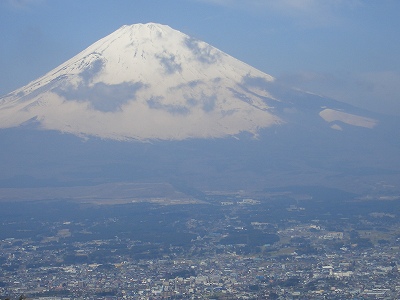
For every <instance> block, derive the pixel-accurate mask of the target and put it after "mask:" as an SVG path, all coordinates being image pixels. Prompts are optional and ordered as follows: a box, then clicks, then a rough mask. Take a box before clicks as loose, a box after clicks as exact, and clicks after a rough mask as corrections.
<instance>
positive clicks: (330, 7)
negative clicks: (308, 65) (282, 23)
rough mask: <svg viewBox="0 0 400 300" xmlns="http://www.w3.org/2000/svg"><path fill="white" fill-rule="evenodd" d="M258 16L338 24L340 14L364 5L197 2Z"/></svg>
mask: <svg viewBox="0 0 400 300" xmlns="http://www.w3.org/2000/svg"><path fill="white" fill-rule="evenodd" d="M196 1H198V2H205V3H209V4H213V5H219V6H225V7H229V8H233V9H245V10H247V11H252V12H254V13H258V14H260V13H261V14H264V13H273V14H275V15H276V14H278V15H279V16H281V17H287V18H290V19H293V20H294V21H296V22H298V23H301V24H305V25H324V24H328V23H329V24H331V23H336V22H338V19H340V17H339V15H340V12H341V11H343V10H351V9H355V8H357V7H360V6H361V5H362V2H361V1H360V0H323V1H322V0H279V1H277V0H247V1H242V0H196Z"/></svg>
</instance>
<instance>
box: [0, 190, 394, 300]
mask: <svg viewBox="0 0 400 300" xmlns="http://www.w3.org/2000/svg"><path fill="white" fill-rule="evenodd" d="M2 207H4V208H3V211H2V220H1V223H0V226H1V231H0V234H1V236H0V239H1V240H0V253H1V257H0V263H1V273H0V297H1V299H43V300H55V299H57V300H58V299H60V300H61V299H64V300H65V299H96V300H97V299H98V300H100V299H101V300H106V299H396V298H398V297H400V285H399V282H400V281H399V279H400V255H399V253H400V252H399V250H400V227H399V218H398V214H397V212H398V211H400V209H399V208H400V202H399V199H398V198H396V197H388V196H382V197H373V198H372V197H355V196H354V195H352V194H350V193H345V192H342V191H338V190H334V189H323V188H322V189H321V188H316V187H310V188H309V189H308V190H307V189H292V190H290V189H288V190H285V189H280V190H279V189H275V190H269V191H265V192H262V193H256V194H254V193H253V194H246V193H245V192H243V191H239V192H236V193H224V192H213V193H211V192H210V193H208V194H206V195H204V198H203V199H202V200H199V201H198V202H196V203H181V202H180V201H177V202H173V201H165V202H162V201H161V200H158V201H157V203H155V202H151V201H149V202H140V201H134V202H131V203H128V201H126V203H118V204H114V205H113V204H110V203H104V204H101V203H100V202H96V203H88V202H82V201H80V202H79V201H67V200H53V201H20V202H18V201H17V202H15V201H14V202H4V203H2Z"/></svg>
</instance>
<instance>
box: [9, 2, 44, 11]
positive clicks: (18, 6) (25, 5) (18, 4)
mask: <svg viewBox="0 0 400 300" xmlns="http://www.w3.org/2000/svg"><path fill="white" fill-rule="evenodd" d="M7 1H8V4H9V5H10V6H11V7H13V8H15V9H26V8H29V7H31V6H33V5H39V4H43V3H44V2H45V1H46V0H7Z"/></svg>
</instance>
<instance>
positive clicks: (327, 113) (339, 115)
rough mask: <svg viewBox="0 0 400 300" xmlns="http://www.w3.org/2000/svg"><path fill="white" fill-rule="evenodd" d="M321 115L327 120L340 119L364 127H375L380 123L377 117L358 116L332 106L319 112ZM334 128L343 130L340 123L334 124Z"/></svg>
mask: <svg viewBox="0 0 400 300" xmlns="http://www.w3.org/2000/svg"><path fill="white" fill-rule="evenodd" d="M319 115H320V116H321V118H323V119H324V120H325V121H326V122H329V123H331V122H335V121H340V122H343V123H346V124H348V125H353V126H359V127H364V128H374V127H375V126H376V125H377V124H378V121H377V120H375V119H371V118H367V117H362V116H357V115H353V114H349V113H345V112H342V111H338V110H334V109H330V108H326V109H324V110H322V111H321V112H320V113H319ZM332 128H333V129H339V130H342V128H341V127H340V126H339V125H338V126H334V127H332Z"/></svg>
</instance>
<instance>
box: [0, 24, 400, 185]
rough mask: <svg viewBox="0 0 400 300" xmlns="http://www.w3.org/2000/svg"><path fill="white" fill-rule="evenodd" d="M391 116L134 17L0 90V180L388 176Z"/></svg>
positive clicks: (368, 181) (272, 181)
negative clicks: (294, 84) (295, 85)
mask: <svg viewBox="0 0 400 300" xmlns="http://www.w3.org/2000/svg"><path fill="white" fill-rule="evenodd" d="M398 125H399V120H398V119H397V118H395V117H388V116H382V115H379V114H375V113H372V112H368V111H365V110H362V109H358V108H356V107H352V106H350V105H347V104H344V103H341V102H339V101H335V100H333V99H328V98H325V97H322V96H319V95H316V94H313V93H310V92H304V91H299V90H296V89H292V88H289V87H286V86H283V85H281V84H280V83H279V82H277V80H276V79H275V78H274V77H272V76H270V75H268V74H265V73H263V72H261V71H259V70H257V69H255V68H253V67H251V66H249V65H247V64H246V63H243V62H241V61H239V60H237V59H235V58H233V57H231V56H229V55H228V54H226V53H224V52H222V51H220V50H218V49H216V48H214V47H212V46H211V45H209V44H207V43H205V42H203V41H200V40H197V39H194V38H192V37H190V36H188V35H186V34H184V33H182V32H179V31H177V30H174V29H172V28H170V27H169V26H166V25H160V24H155V23H149V24H135V25H130V26H122V27H121V28H119V29H118V30H116V31H115V32H113V33H111V34H110V35H108V36H106V37H104V38H103V39H101V40H99V41H97V42H96V43H94V44H92V45H91V46H89V47H88V48H87V49H85V50H83V51H82V52H80V53H79V54H77V55H76V56H74V57H73V58H71V59H70V60H68V61H66V62H65V63H63V64H61V65H60V66H59V67H57V68H55V69H54V70H52V71H50V72H48V73H47V74H45V75H44V76H42V77H41V78H39V79H37V80H35V81H33V82H31V83H29V84H28V85H26V86H24V87H22V88H20V89H18V90H16V91H14V92H12V93H10V94H8V95H5V96H4V97H2V98H0V138H1V139H2V140H3V145H2V147H1V150H0V154H1V161H0V162H1V165H2V166H3V167H2V168H1V169H2V171H0V186H4V187H9V186H19V185H22V186H23V185H24V184H25V185H26V184H28V185H33V186H34V185H35V183H37V184H38V185H47V184H49V185H57V184H61V185H62V184H65V182H68V184H74V183H77V184H82V182H85V183H87V184H93V183H94V182H109V181H157V182H160V181H163V182H172V181H174V182H185V186H191V187H193V186H195V187H196V188H199V189H203V190H204V189H219V188H249V187H252V188H265V187H266V186H269V185H274V186H275V185H285V184H295V185H296V184H312V185H314V184H324V185H333V186H340V187H341V188H349V189H352V188H353V187H354V182H358V183H359V186H360V187H362V188H364V189H367V190H368V187H371V185H373V186H376V182H382V181H385V182H388V185H390V186H392V185H393V184H395V185H396V187H397V183H398V182H400V180H398V179H399V174H400V160H399V156H398V153H399V148H400V143H399V137H398V136H397V135H396V134H395V133H394V128H396V126H398ZM397 128H400V127H397ZM21 178H22V179H21ZM24 178H25V179H24ZM360 178H362V179H360ZM27 182H28V183H27ZM396 182H397V183H396ZM371 189H372V187H371Z"/></svg>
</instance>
